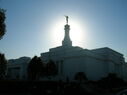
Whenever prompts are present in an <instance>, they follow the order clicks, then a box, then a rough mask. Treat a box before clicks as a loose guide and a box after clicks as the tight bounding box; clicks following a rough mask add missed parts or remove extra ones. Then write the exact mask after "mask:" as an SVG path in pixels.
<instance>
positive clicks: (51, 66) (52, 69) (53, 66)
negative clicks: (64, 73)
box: [46, 60, 57, 76]
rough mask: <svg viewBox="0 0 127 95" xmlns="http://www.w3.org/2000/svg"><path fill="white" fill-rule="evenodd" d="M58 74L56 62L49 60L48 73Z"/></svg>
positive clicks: (50, 74) (48, 74)
mask: <svg viewBox="0 0 127 95" xmlns="http://www.w3.org/2000/svg"><path fill="white" fill-rule="evenodd" d="M56 74H57V68H56V64H55V63H54V62H53V61H52V60H49V62H48V63H47V64H46V75H47V76H54V75H56Z"/></svg>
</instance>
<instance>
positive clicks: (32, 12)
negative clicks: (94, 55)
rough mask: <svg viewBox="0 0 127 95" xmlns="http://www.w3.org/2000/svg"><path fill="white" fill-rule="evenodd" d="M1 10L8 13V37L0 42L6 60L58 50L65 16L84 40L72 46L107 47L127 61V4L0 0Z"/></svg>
mask: <svg viewBox="0 0 127 95" xmlns="http://www.w3.org/2000/svg"><path fill="white" fill-rule="evenodd" d="M0 8H4V9H6V10H7V11H6V17H7V18H6V25H7V28H6V29H7V33H6V35H5V36H4V38H3V39H2V40H0V52H2V53H5V55H6V57H7V59H10V58H18V57H22V56H29V57H33V56H34V55H38V56H40V53H42V52H47V51H48V50H49V48H53V47H57V46H60V45H61V43H62V39H63V36H59V35H61V34H62V35H63V34H64V30H61V29H59V28H60V27H61V26H59V23H63V22H64V21H65V18H64V15H68V16H69V18H70V19H69V21H72V22H74V24H75V25H76V26H77V27H78V26H79V27H80V28H79V30H76V32H75V33H80V31H82V36H83V39H82V41H81V42H79V43H78V44H76V43H74V44H73V45H74V46H76V45H77V46H81V47H83V48H87V49H95V48H101V47H109V48H112V49H114V50H116V51H118V52H120V53H122V54H124V56H125V58H126V60H127V42H126V41H127V0H0ZM75 21H76V22H75ZM62 26H63V27H64V23H63V25H62ZM70 26H71V24H70ZM57 28H58V31H57ZM72 28H74V27H71V29H72ZM62 29H63V28H62ZM72 30H73V29H72ZM70 32H71V31H70ZM71 33H73V32H71ZM54 34H55V37H54ZM77 38H78V39H79V38H80V37H79V36H78V37H77ZM56 39H57V40H56ZM74 40H76V39H74ZM72 41H73V40H72ZM73 42H75V41H73Z"/></svg>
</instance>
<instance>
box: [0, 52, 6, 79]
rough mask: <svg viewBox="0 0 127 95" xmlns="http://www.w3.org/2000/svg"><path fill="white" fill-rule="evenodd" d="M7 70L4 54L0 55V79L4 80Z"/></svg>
mask: <svg viewBox="0 0 127 95" xmlns="http://www.w3.org/2000/svg"><path fill="white" fill-rule="evenodd" d="M6 70H7V60H6V58H5V56H4V54H1V53H0V79H4V78H5V75H6Z"/></svg>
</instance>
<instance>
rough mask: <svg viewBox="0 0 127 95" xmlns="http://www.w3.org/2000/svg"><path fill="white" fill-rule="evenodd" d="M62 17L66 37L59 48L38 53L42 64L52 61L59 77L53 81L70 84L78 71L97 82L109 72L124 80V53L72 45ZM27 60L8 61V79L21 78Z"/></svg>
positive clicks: (125, 77)
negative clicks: (68, 82)
mask: <svg viewBox="0 0 127 95" xmlns="http://www.w3.org/2000/svg"><path fill="white" fill-rule="evenodd" d="M65 17H66V23H65V26H64V32H65V35H64V39H63V41H62V45H61V46H58V47H55V48H51V49H49V51H48V52H44V53H41V56H40V57H41V58H42V60H43V62H44V63H47V62H48V61H49V60H52V61H54V62H55V64H56V66H57V69H58V75H57V76H56V77H53V78H54V79H55V80H66V79H67V78H68V79H69V80H70V81H73V80H75V75H76V74H77V73H78V72H83V73H84V74H85V75H86V77H87V78H88V79H89V80H99V79H101V78H103V77H106V76H107V75H108V74H109V73H115V74H117V76H119V77H120V78H123V79H124V80H127V63H126V62H125V60H124V57H123V54H121V53H119V52H117V51H115V50H113V49H111V48H108V47H103V48H98V49H92V50H89V49H83V48H81V47H78V46H73V45H72V41H71V39H70V36H69V32H70V25H69V22H68V18H69V17H68V16H65ZM61 32H62V31H61ZM29 61H30V58H28V57H23V58H19V59H11V60H9V64H8V75H9V77H10V78H12V79H14V78H16V77H19V78H20V79H24V77H26V71H27V70H26V69H27V65H28V62H29Z"/></svg>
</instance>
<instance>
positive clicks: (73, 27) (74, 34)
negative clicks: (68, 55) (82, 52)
mask: <svg viewBox="0 0 127 95" xmlns="http://www.w3.org/2000/svg"><path fill="white" fill-rule="evenodd" d="M65 24H66V22H65V19H63V20H59V21H57V23H56V22H55V24H54V25H53V27H52V28H51V36H52V40H53V43H54V45H55V46H58V45H60V44H62V40H63V39H64V33H65V31H64V25H65ZM68 24H69V25H70V32H69V34H70V39H71V41H72V45H73V46H83V42H84V41H83V40H84V38H85V34H84V33H85V32H84V29H83V27H82V25H81V24H80V23H79V22H78V21H76V20H70V19H69V22H68Z"/></svg>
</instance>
